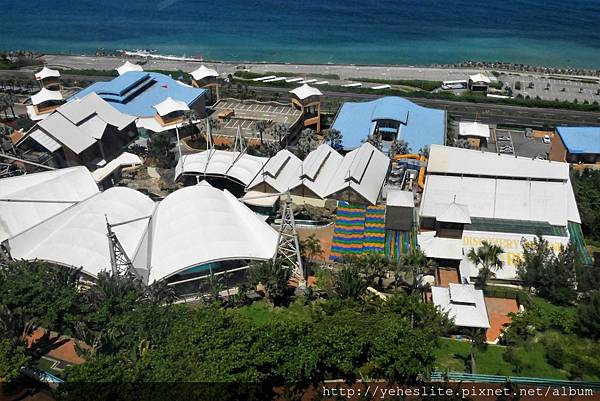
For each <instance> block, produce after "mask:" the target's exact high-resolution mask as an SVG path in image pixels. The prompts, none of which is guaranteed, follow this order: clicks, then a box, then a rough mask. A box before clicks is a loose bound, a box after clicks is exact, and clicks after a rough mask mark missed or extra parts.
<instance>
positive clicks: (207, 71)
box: [190, 65, 219, 81]
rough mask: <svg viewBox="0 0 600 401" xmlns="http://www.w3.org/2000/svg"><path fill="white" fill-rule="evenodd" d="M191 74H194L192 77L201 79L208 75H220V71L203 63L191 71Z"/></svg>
mask: <svg viewBox="0 0 600 401" xmlns="http://www.w3.org/2000/svg"><path fill="white" fill-rule="evenodd" d="M190 75H191V76H192V78H194V79H195V80H197V81H199V80H201V79H203V78H206V77H218V76H219V73H218V72H217V71H216V70H213V69H211V68H207V67H205V66H204V65H201V66H200V67H199V68H197V69H195V70H194V71H192V72H190Z"/></svg>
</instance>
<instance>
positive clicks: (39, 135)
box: [29, 128, 62, 152]
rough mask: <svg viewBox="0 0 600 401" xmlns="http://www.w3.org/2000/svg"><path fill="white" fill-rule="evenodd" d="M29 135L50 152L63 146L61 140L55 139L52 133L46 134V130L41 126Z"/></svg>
mask: <svg viewBox="0 0 600 401" xmlns="http://www.w3.org/2000/svg"><path fill="white" fill-rule="evenodd" d="M29 136H30V137H31V139H33V140H34V141H36V142H37V143H39V144H40V145H41V146H42V147H43V148H44V149H47V150H48V151H50V152H56V151H57V150H58V149H60V147H61V146H62V145H61V144H60V142H57V141H55V140H54V139H53V138H52V137H51V136H50V135H48V134H45V133H44V131H42V130H41V129H39V128H38V129H34V130H33V131H31V132H30V133H29Z"/></svg>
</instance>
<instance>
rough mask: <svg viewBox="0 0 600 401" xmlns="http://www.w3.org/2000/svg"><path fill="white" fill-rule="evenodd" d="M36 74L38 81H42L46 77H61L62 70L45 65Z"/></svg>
mask: <svg viewBox="0 0 600 401" xmlns="http://www.w3.org/2000/svg"><path fill="white" fill-rule="evenodd" d="M34 76H35V79H36V80H37V81H41V80H42V79H46V78H58V77H60V72H59V71H57V70H53V69H51V68H48V67H46V66H44V68H42V69H41V70H40V71H38V72H36V73H35V75H34Z"/></svg>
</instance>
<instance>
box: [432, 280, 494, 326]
mask: <svg viewBox="0 0 600 401" xmlns="http://www.w3.org/2000/svg"><path fill="white" fill-rule="evenodd" d="M431 296H432V300H433V303H434V304H435V305H437V306H439V307H440V309H441V310H442V311H444V312H448V315H449V316H450V317H452V318H454V324H455V325H456V326H459V327H471V328H482V329H487V328H489V327H490V321H489V318H488V314H487V308H486V306H485V300H484V298H483V291H481V290H476V289H475V287H473V286H472V285H470V284H449V287H448V288H445V287H431Z"/></svg>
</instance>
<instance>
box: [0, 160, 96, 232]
mask: <svg viewBox="0 0 600 401" xmlns="http://www.w3.org/2000/svg"><path fill="white" fill-rule="evenodd" d="M97 193H98V187H97V186H96V183H95V182H94V180H93V179H92V177H91V176H90V173H89V171H88V170H87V168H85V167H83V166H78V167H70V168H65V169H60V170H51V171H46V172H42V173H36V174H27V175H21V176H17V177H10V178H5V179H3V180H0V199H14V200H44V201H70V202H73V203H51V202H44V203H36V202H31V203H29V202H2V201H0V242H1V241H4V240H5V239H7V238H9V237H12V236H15V235H17V234H19V233H21V232H23V231H25V230H27V229H29V228H31V227H33V226H35V225H36V224H39V223H40V222H42V221H44V220H46V219H48V218H50V217H52V216H54V215H56V214H58V213H60V212H61V211H63V210H65V209H67V208H69V207H71V206H72V205H73V204H74V203H75V202H79V201H82V200H84V199H87V198H89V197H90V196H92V195H95V194H97Z"/></svg>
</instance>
